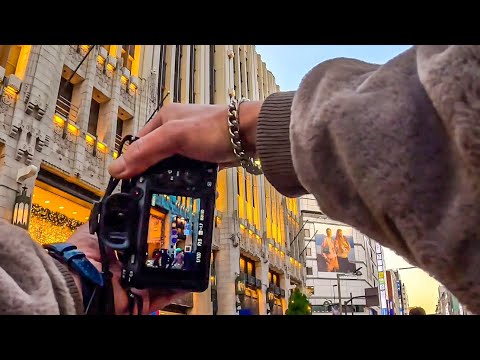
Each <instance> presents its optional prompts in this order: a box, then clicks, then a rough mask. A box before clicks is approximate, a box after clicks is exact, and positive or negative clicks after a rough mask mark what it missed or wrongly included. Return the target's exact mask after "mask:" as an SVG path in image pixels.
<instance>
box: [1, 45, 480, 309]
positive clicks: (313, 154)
mask: <svg viewBox="0 0 480 360" xmlns="http://www.w3.org/2000/svg"><path fill="white" fill-rule="evenodd" d="M479 112H480V46H473V45H472V46H437V45H435V46H418V47H413V48H411V49H410V50H408V51H406V52H404V53H403V54H401V55H399V56H397V57H396V58H394V59H392V60H391V61H389V62H388V63H387V64H385V65H382V66H379V65H374V64H367V63H364V62H361V61H357V60H352V59H335V60H330V61H326V62H324V63H321V64H320V65H318V66H316V67H315V68H314V69H313V70H311V71H310V72H309V73H308V74H307V75H306V76H305V78H304V79H303V81H302V83H301V85H300V87H299V89H298V91H297V92H296V93H295V92H281V93H276V94H272V95H271V96H269V97H268V98H267V99H266V100H265V102H264V104H263V106H262V110H261V113H260V117H259V122H258V129H257V151H258V154H259V156H260V159H261V161H262V167H263V170H264V172H265V175H266V177H267V179H268V180H269V181H270V182H271V183H272V184H273V185H274V186H275V187H276V188H277V190H279V191H280V192H282V193H283V194H285V195H288V196H298V195H301V194H304V193H311V194H313V195H314V196H315V197H316V198H317V200H318V202H319V205H320V207H321V208H322V210H323V211H324V212H325V213H326V214H328V215H329V216H330V217H332V218H334V219H337V220H340V221H343V222H345V223H347V224H350V225H352V226H354V227H356V228H358V229H359V230H361V231H362V232H364V233H365V234H367V235H369V236H370V237H372V238H374V239H376V240H377V241H379V242H380V243H381V244H383V245H385V246H387V247H389V248H391V249H393V250H394V251H396V252H397V253H398V254H400V255H402V256H404V257H405V258H407V259H408V260H409V261H410V262H411V263H413V264H415V265H417V266H419V267H421V268H423V269H425V270H426V271H428V272H429V273H430V274H432V275H433V276H434V277H436V278H437V279H438V280H439V281H440V282H442V283H443V284H444V285H445V286H447V287H448V288H449V289H450V290H451V291H452V292H453V293H454V294H455V295H456V296H457V297H458V298H459V300H460V301H461V302H462V303H464V304H465V305H467V306H468V307H469V309H470V310H471V311H473V312H476V313H480V296H479V295H480V277H478V276H477V270H476V266H478V265H479V264H480V226H478V224H479V223H480V205H479V204H480V166H479V165H480V113H479ZM13 248H15V251H14V250H12V249H13ZM19 249H20V250H21V251H18V250H19ZM55 265H57V266H55ZM64 270H65V269H62V268H61V266H59V264H55V263H54V261H53V260H51V259H50V258H49V257H48V256H47V255H46V254H45V253H44V252H43V251H42V250H41V249H40V248H39V247H38V246H37V245H36V244H34V243H33V242H31V240H30V239H29V237H28V236H27V234H26V232H24V231H21V230H18V229H16V228H14V227H13V226H11V225H4V224H3V225H0V313H20V314H26V313H37V314H40V313H44V314H45V313H62V314H72V313H75V308H78V299H77V300H76V301H75V298H76V297H78V296H77V295H75V290H74V289H73V287H74V285H73V283H72V280H71V278H70V280H69V278H68V274H67V272H66V271H64ZM62 274H63V276H62ZM77 312H78V310H77Z"/></svg>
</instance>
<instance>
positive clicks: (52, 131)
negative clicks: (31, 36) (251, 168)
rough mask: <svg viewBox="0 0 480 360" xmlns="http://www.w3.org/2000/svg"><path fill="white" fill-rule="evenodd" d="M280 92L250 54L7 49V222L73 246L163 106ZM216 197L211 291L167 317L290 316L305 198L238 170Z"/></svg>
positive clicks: (1, 174) (3, 186)
mask: <svg viewBox="0 0 480 360" xmlns="http://www.w3.org/2000/svg"><path fill="white" fill-rule="evenodd" d="M276 91H279V88H278V86H277V85H276V83H275V78H274V76H273V74H272V73H271V72H270V71H269V70H268V69H267V67H266V64H265V63H264V62H263V61H262V59H261V57H260V55H259V54H257V53H256V51H255V46H252V45H147V46H143V45H95V46H93V45H8V46H7V45H0V98H1V101H0V154H1V157H0V217H2V218H4V219H7V220H8V221H11V222H13V223H15V224H17V225H19V226H22V227H25V228H26V229H28V231H29V232H30V234H31V236H32V238H33V239H34V240H35V241H37V242H39V243H42V244H43V243H50V242H58V241H65V240H66V239H68V237H69V236H70V235H71V234H72V232H73V231H74V230H75V228H76V227H78V226H79V225H80V224H82V223H85V222H86V221H87V220H88V217H89V215H90V210H91V208H92V203H93V202H94V201H97V200H98V199H100V197H101V196H102V194H103V191H104V189H105V188H106V185H107V182H108V180H109V175H108V172H107V167H108V164H109V163H110V162H111V161H112V160H113V159H114V158H116V157H117V156H118V148H119V144H120V140H121V139H122V137H123V136H125V135H127V134H134V133H136V132H137V131H138V130H139V129H140V128H141V127H142V126H143V125H144V124H145V122H146V121H147V120H148V119H149V118H151V116H152V115H153V114H154V113H155V110H156V109H157V107H158V106H159V105H160V104H161V103H162V100H164V103H165V104H167V103H169V102H181V103H197V104H214V103H215V104H227V103H228V101H229V97H230V95H232V94H233V93H235V94H236V96H237V97H238V98H240V97H248V98H250V99H252V100H262V99H264V98H265V97H266V96H268V95H269V94H271V93H273V92H276ZM217 191H218V198H217V203H216V213H215V236H214V239H213V242H214V243H213V257H212V259H213V261H212V276H211V287H210V288H209V289H208V290H207V291H205V292H204V293H201V294H193V295H189V296H186V297H185V299H183V300H181V301H178V303H176V304H172V305H171V306H169V307H168V309H164V313H167V312H171V313H186V314H212V313H217V314H236V313H238V312H239V311H240V309H242V308H243V309H245V308H248V309H249V310H250V312H252V313H258V314H266V313H267V312H269V313H275V314H280V313H284V312H285V310H286V309H285V307H286V304H287V301H288V295H289V292H290V289H291V288H292V287H296V286H298V287H300V288H303V284H304V271H305V270H304V267H303V258H302V257H299V252H298V248H299V243H298V240H296V241H292V240H293V236H294V235H295V234H296V233H297V232H298V231H299V229H300V214H299V208H298V200H295V199H289V198H285V197H284V196H282V195H280V194H279V193H278V192H276V191H275V190H274V189H273V187H272V186H271V185H270V184H269V183H268V181H267V180H266V179H265V177H264V176H255V177H254V176H251V175H250V174H247V173H246V172H245V171H244V170H243V169H242V168H234V169H229V170H223V171H221V172H220V173H219V175H218V189H217ZM179 201H180V200H179ZM182 201H183V199H182ZM179 205H180V203H179ZM184 205H185V204H183V206H184ZM160 220H161V219H160ZM160 220H159V221H160ZM155 246H156V244H149V251H150V250H152V251H153V249H154V248H155ZM242 284H243V288H244V291H239V290H238V289H237V288H236V285H239V286H238V288H240V287H242V286H240V285H242ZM268 299H270V301H267V300H268ZM270 304H271V305H272V309H270V306H269V305H270ZM267 310H268V311H267Z"/></svg>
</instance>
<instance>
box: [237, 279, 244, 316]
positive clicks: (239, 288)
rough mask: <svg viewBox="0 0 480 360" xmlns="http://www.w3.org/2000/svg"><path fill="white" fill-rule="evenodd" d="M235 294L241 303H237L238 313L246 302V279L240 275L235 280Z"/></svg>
mask: <svg viewBox="0 0 480 360" xmlns="http://www.w3.org/2000/svg"><path fill="white" fill-rule="evenodd" d="M235 294H236V295H237V296H238V300H239V302H237V303H236V306H237V311H238V307H240V308H241V307H242V306H243V304H244V301H245V279H244V277H243V276H242V275H241V274H238V275H237V277H236V278H235Z"/></svg>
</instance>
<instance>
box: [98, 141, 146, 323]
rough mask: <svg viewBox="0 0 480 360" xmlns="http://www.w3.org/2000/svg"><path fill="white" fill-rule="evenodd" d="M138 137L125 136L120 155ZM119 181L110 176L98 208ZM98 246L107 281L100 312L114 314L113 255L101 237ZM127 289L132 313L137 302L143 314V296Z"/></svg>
mask: <svg viewBox="0 0 480 360" xmlns="http://www.w3.org/2000/svg"><path fill="white" fill-rule="evenodd" d="M137 139H138V138H137V137H135V136H132V135H127V136H125V137H124V138H123V139H122V141H121V143H120V146H119V150H118V156H120V155H121V154H122V151H123V147H124V145H125V143H127V142H128V143H132V142H134V141H135V140H137ZM119 182H120V179H116V178H113V177H111V178H110V180H109V182H108V185H107V188H106V190H105V195H104V196H103V198H102V200H101V201H100V202H99V203H97V204H96V206H97V207H98V209H99V208H100V207H101V202H102V201H103V199H105V198H107V197H108V196H110V195H111V194H112V192H113V191H114V190H115V188H116V187H117V185H118V184H119ZM98 246H99V249H100V258H101V262H102V274H103V277H104V282H105V284H104V286H103V287H101V288H100V291H99V294H98V296H99V298H98V303H99V313H100V314H106V315H112V314H115V298H114V293H113V285H112V276H113V275H112V272H111V271H110V258H112V256H109V254H108V252H107V251H108V249H107V246H106V245H105V244H104V243H103V242H102V241H101V240H100V238H99V239H98ZM125 291H126V292H127V296H128V308H129V313H130V315H133V312H134V309H135V304H137V307H138V314H141V313H142V309H143V299H142V297H141V296H139V295H136V294H134V293H133V292H132V291H131V289H125ZM96 293H97V291H95V292H94V293H93V295H92V299H91V300H93V297H95V295H96Z"/></svg>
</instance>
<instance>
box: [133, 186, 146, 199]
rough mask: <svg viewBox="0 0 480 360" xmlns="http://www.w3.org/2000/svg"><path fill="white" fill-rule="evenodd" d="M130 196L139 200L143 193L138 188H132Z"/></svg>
mask: <svg viewBox="0 0 480 360" xmlns="http://www.w3.org/2000/svg"><path fill="white" fill-rule="evenodd" d="M132 195H133V196H134V197H135V198H137V199H139V198H141V197H142V195H143V191H142V189H140V188H134V189H132Z"/></svg>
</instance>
